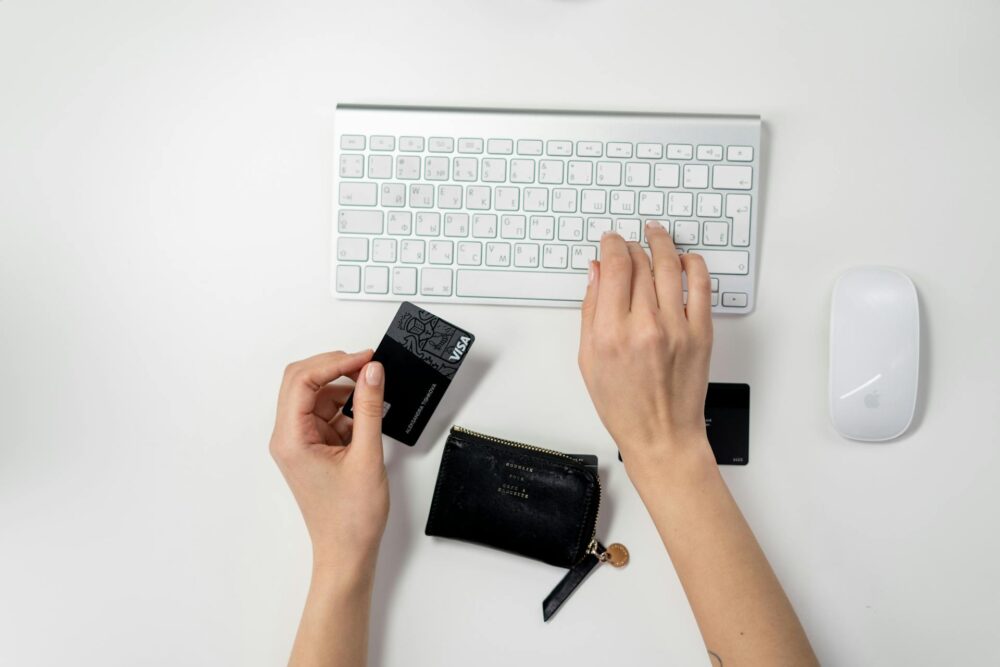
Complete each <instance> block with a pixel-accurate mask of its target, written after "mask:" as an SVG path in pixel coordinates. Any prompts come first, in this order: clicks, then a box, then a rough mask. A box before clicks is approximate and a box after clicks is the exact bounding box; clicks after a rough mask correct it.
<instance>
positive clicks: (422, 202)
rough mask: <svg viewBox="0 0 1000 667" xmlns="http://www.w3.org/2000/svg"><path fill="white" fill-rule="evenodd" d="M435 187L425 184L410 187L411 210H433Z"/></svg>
mask: <svg viewBox="0 0 1000 667" xmlns="http://www.w3.org/2000/svg"><path fill="white" fill-rule="evenodd" d="M433 207H434V186H433V185H427V184H425V183H420V184H413V185H411V186H410V208H433Z"/></svg>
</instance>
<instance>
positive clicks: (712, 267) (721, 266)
mask: <svg viewBox="0 0 1000 667" xmlns="http://www.w3.org/2000/svg"><path fill="white" fill-rule="evenodd" d="M695 252H696V253H698V254H699V255H701V256H702V257H704V258H705V264H706V265H708V272H709V273H711V274H712V275H723V274H731V275H742V276H745V275H746V274H748V273H749V272H750V253H749V252H747V251H745V250H696V251H695Z"/></svg>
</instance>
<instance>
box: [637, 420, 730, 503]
mask: <svg viewBox="0 0 1000 667" xmlns="http://www.w3.org/2000/svg"><path fill="white" fill-rule="evenodd" d="M623 450H624V452H623V454H622V458H623V461H624V463H625V471H626V473H627V474H628V476H629V479H630V480H631V481H632V484H633V486H635V488H636V490H637V491H639V494H640V496H643V498H644V499H645V497H646V496H647V495H648V494H652V493H656V494H661V493H671V494H672V493H684V492H686V490H688V489H691V488H697V487H698V486H700V485H701V484H702V483H703V482H704V481H705V480H706V479H707V478H708V477H710V476H711V475H718V474H719V469H718V466H717V465H716V462H715V455H714V454H713V453H712V447H711V445H709V444H708V438H707V437H706V436H704V435H693V436H689V437H687V438H680V439H672V440H670V441H668V442H664V443H661V444H657V445H653V446H644V447H631V448H623Z"/></svg>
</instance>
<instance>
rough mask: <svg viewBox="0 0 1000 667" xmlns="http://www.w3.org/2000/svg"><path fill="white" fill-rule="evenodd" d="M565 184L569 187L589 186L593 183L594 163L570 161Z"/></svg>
mask: <svg viewBox="0 0 1000 667" xmlns="http://www.w3.org/2000/svg"><path fill="white" fill-rule="evenodd" d="M566 182H567V183H569V184H570V185H591V184H592V183H593V182H594V163H593V162H591V161H590V160H570V161H569V171H568V172H567V175H566Z"/></svg>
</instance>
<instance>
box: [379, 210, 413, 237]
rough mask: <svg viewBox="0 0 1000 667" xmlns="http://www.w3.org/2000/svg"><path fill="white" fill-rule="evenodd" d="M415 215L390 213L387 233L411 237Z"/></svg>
mask: <svg viewBox="0 0 1000 667" xmlns="http://www.w3.org/2000/svg"><path fill="white" fill-rule="evenodd" d="M412 221H413V214H412V213H410V212H409V211H390V212H389V219H388V221H387V222H386V230H385V231H386V233H388V234H392V235H393V236H409V235H410V224H411V222H412Z"/></svg>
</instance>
